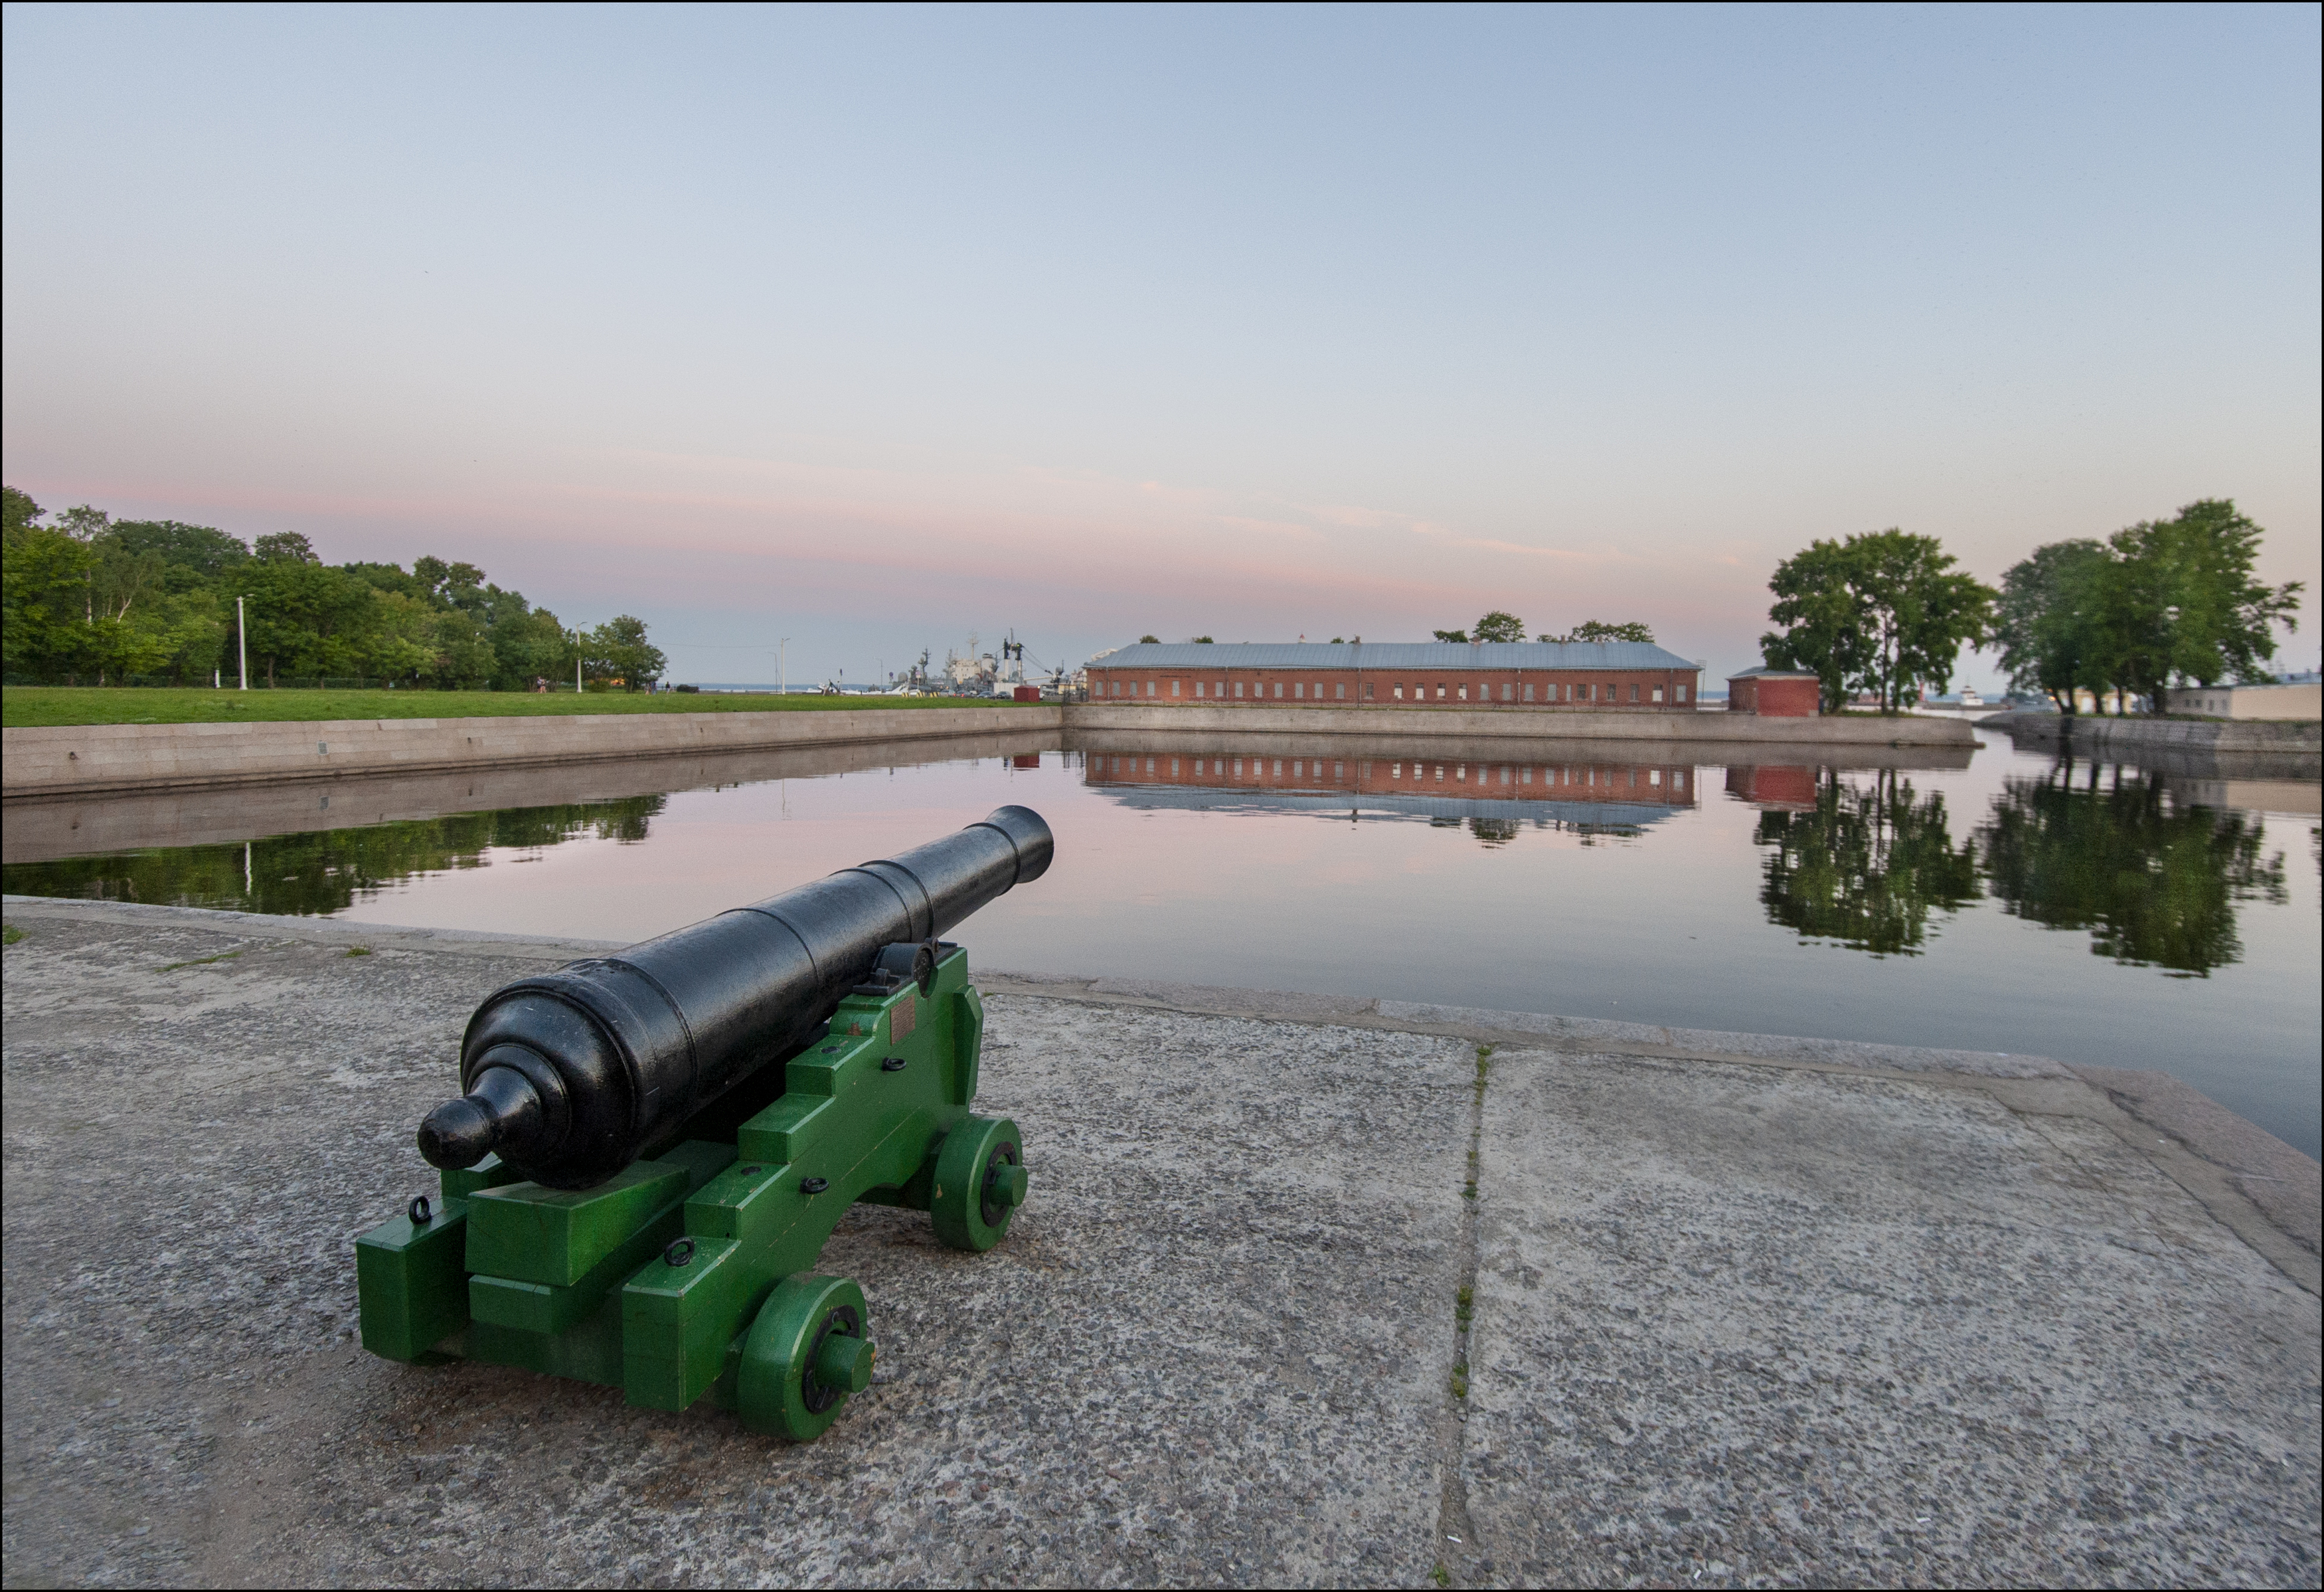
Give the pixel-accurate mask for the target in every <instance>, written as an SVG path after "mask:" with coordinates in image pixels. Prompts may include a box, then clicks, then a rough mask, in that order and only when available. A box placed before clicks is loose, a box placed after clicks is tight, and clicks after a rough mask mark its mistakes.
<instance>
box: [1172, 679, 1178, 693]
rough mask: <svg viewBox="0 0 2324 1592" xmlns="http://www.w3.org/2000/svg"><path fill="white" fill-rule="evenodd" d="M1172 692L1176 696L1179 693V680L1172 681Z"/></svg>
mask: <svg viewBox="0 0 2324 1592" xmlns="http://www.w3.org/2000/svg"><path fill="white" fill-rule="evenodd" d="M1170 694H1171V695H1172V696H1174V697H1175V696H1176V695H1177V694H1178V682H1177V681H1176V680H1172V681H1171V682H1170Z"/></svg>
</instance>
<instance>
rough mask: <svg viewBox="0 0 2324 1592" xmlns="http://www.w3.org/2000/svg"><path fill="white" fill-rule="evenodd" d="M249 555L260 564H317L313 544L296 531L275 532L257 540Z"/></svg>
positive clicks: (319, 560)
mask: <svg viewBox="0 0 2324 1592" xmlns="http://www.w3.org/2000/svg"><path fill="white" fill-rule="evenodd" d="M251 555H252V556H253V557H254V558H255V559H257V560H258V561H259V562H260V563H262V564H319V563H321V562H322V561H323V560H321V559H319V558H318V557H316V556H315V549H314V544H313V543H311V542H309V541H308V540H307V539H306V537H305V536H303V535H301V534H300V532H296V531H276V532H270V533H269V534H267V535H264V536H262V537H260V538H259V539H258V541H256V543H254V545H253V547H252V549H251Z"/></svg>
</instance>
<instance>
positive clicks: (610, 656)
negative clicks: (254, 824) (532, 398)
mask: <svg viewBox="0 0 2324 1592" xmlns="http://www.w3.org/2000/svg"><path fill="white" fill-rule="evenodd" d="M0 492H5V555H6V556H5V564H0V570H5V597H0V602H5V615H4V616H0V617H5V632H0V639H4V640H5V663H6V670H7V672H8V673H9V674H10V675H11V676H14V677H17V678H23V679H31V680H42V681H46V682H51V683H60V684H61V683H87V684H97V685H104V684H122V683H126V682H127V681H128V680H131V679H134V678H139V677H143V678H147V679H162V680H169V681H171V683H174V684H180V685H184V684H191V683H200V684H208V682H209V681H210V680H213V679H214V678H217V677H220V676H223V677H225V678H226V679H228V680H231V679H233V678H234V677H235V674H236V671H237V667H238V662H239V656H240V654H239V651H238V649H237V645H236V642H237V638H236V634H235V599H236V598H237V597H239V598H241V599H242V602H243V613H244V626H245V631H246V640H247V646H248V653H249V660H250V672H251V683H252V684H253V685H259V684H265V685H270V686H271V685H274V684H277V683H278V682H281V681H286V680H300V681H313V680H326V679H337V680H380V681H392V682H394V683H395V684H398V685H402V686H408V687H415V688H433V689H438V690H530V688H531V687H532V686H533V684H534V682H535V681H537V680H547V681H550V682H557V681H561V680H570V679H572V678H573V675H574V671H575V667H576V664H577V665H578V666H579V669H580V671H581V675H582V677H583V679H584V680H586V681H588V682H589V683H590V684H591V685H592V686H594V687H596V688H598V689H606V688H610V687H612V686H613V685H615V684H616V683H618V684H619V685H620V686H621V687H622V688H624V689H627V690H639V689H641V688H642V687H644V686H647V685H650V684H651V683H653V682H654V681H656V680H659V679H660V677H661V674H662V672H663V670H664V669H665V667H666V660H665V659H664V658H663V656H662V654H661V653H660V652H659V650H658V649H657V648H655V647H654V646H653V645H652V643H650V641H649V640H648V639H647V635H646V626H645V624H644V622H643V621H642V620H640V619H637V618H635V617H633V616H630V615H626V614H624V615H622V616H617V617H615V618H613V619H610V620H608V621H606V622H605V623H604V624H603V625H596V626H594V627H593V628H591V629H588V630H586V631H576V630H568V629H567V626H566V625H565V624H564V622H563V621H562V620H560V619H559V618H558V616H556V615H555V614H553V613H551V612H549V610H548V609H547V608H536V607H534V606H531V605H530V603H528V602H526V601H525V599H524V596H523V594H522V593H521V592H516V591H504V590H503V589H502V588H500V587H499V586H497V585H494V584H493V583H491V582H490V581H488V580H486V579H485V578H484V571H483V570H482V569H478V568H476V566H475V565H474V564H468V563H447V562H446V561H445V560H442V559H438V558H434V557H426V558H420V559H415V560H413V561H412V564H411V568H410V569H404V568H403V567H402V566H401V565H400V564H381V563H350V564H337V565H331V564H326V563H324V562H323V561H322V560H321V559H320V558H319V557H318V555H317V554H316V552H315V550H314V548H313V547H312V546H311V545H310V544H309V541H308V540H307V538H306V537H305V536H303V535H300V533H299V532H295V531H283V532H274V533H273V534H271V535H266V536H261V537H260V538H258V540H257V541H256V542H255V543H245V542H244V541H243V540H242V539H241V538H239V537H237V536H234V535H232V534H230V533H228V532H224V531H220V530H217V529H216V528H214V527H212V526H208V525H189V524H184V523H180V522H179V521H176V520H116V519H114V518H113V517H112V516H111V515H109V514H106V513H105V512H104V511H103V510H101V509H97V508H93V507H91V506H89V505H88V504H82V505H81V506H79V507H78V508H70V509H66V510H64V511H62V512H61V513H59V514H53V515H52V514H48V513H46V512H45V511H43V510H42V507H41V505H40V504H37V503H35V502H33V501H32V498H31V497H30V496H29V495H26V494H24V493H23V492H20V491H18V490H17V489H16V488H15V487H14V486H10V487H6V488H0Z"/></svg>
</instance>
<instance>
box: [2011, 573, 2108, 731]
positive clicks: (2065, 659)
mask: <svg viewBox="0 0 2324 1592" xmlns="http://www.w3.org/2000/svg"><path fill="white" fill-rule="evenodd" d="M2111 558H2112V555H2111V554H2110V553H2108V552H2107V548H2106V544H2105V543H2103V542H2098V541H2089V539H2087V538H2085V539H2083V540H2080V541H2052V542H2049V543H2046V544H2044V545H2043V546H2041V547H2037V548H2035V549H2034V550H2033V556H2032V557H2030V558H2027V559H2025V560H2023V561H2021V562H2019V563H2015V564H2013V565H2011V566H2010V567H2009V569H2008V571H2007V572H2006V574H2004V575H2003V576H2002V578H2001V601H2000V604H1999V606H1998V608H1997V617H1996V622H1995V625H1994V639H1995V640H1997V642H1999V643H2001V666H2002V668H2003V669H2005V670H2006V671H2008V674H2009V683H2010V686H2011V688H2012V689H2013V690H2021V691H2041V692H2043V693H2045V694H2047V695H2048V697H2049V698H2050V699H2051V700H2052V702H2054V703H2056V704H2057V707H2058V711H2059V712H2061V713H2066V714H2070V713H2072V712H2073V711H2074V708H2075V697H2074V693H2075V691H2076V690H2077V689H2079V688H2081V687H2088V688H2089V689H2090V690H2099V689H2101V688H2102V687H2103V686H2104V685H2105V684H2106V683H2107V682H2106V680H2104V679H2103V678H2102V677H2101V675H2100V673H2099V669H2100V665H2101V663H2102V661H2103V659H2104V657H2105V654H2106V650H2107V648H2106V637H2105V634H2104V632H2103V626H2102V624H2101V619H2102V616H2101V614H2100V612H2099V600H2100V597H2101V596H2102V594H2103V590H2104V582H2105V579H2106V571H2107V563H2108V562H2109V561H2110V560H2111Z"/></svg>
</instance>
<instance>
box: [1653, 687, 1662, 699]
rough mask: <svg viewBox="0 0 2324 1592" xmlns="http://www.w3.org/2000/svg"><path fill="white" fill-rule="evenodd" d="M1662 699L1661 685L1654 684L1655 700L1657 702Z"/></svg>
mask: <svg viewBox="0 0 2324 1592" xmlns="http://www.w3.org/2000/svg"><path fill="white" fill-rule="evenodd" d="M1662 699H1663V688H1662V687H1660V686H1656V687H1655V701H1657V702H1659V701H1661V700H1662Z"/></svg>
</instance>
